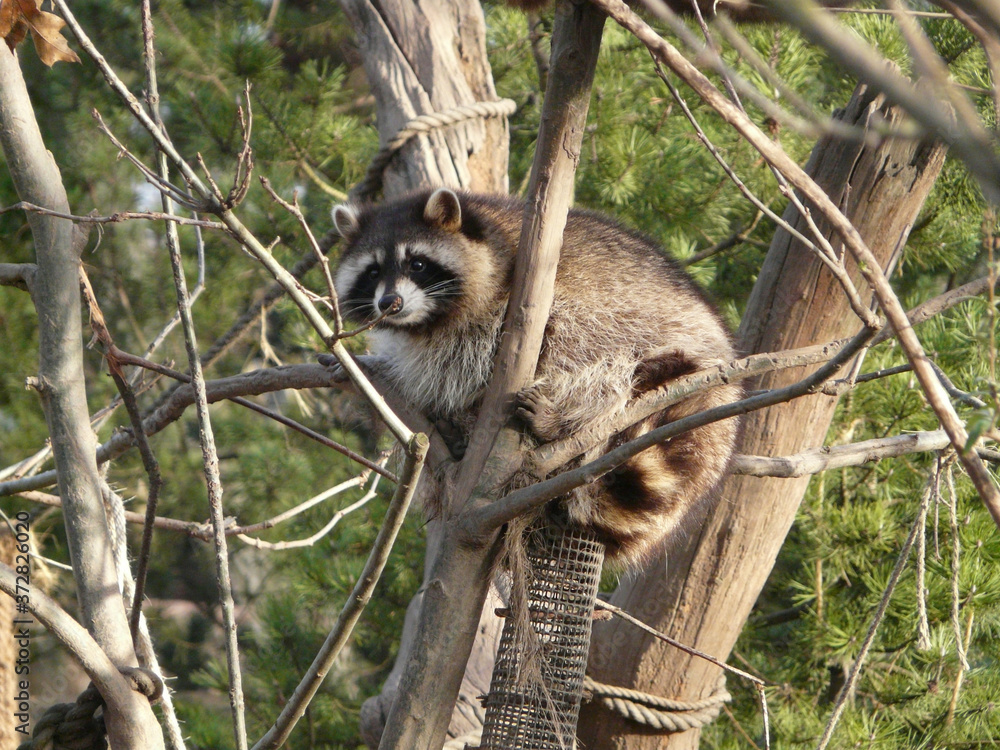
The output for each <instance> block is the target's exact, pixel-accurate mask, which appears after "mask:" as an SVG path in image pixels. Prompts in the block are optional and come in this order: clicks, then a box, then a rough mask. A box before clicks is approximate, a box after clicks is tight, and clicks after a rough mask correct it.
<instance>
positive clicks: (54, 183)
mask: <svg viewBox="0 0 1000 750" xmlns="http://www.w3.org/2000/svg"><path fill="white" fill-rule="evenodd" d="M0 144H2V147H3V153H4V156H5V158H6V161H7V165H8V168H9V169H10V172H11V176H12V178H13V181H14V186H15V188H16V190H17V194H18V197H19V198H20V200H23V201H28V202H30V203H34V204H36V205H40V206H43V207H45V208H48V209H51V210H54V211H58V212H61V213H69V212H70V211H69V204H68V202H67V199H66V192H65V189H64V188H63V184H62V178H61V176H60V174H59V169H58V167H57V166H56V164H55V160H54V159H53V158H52V156H51V154H50V153H49V152H48V151H47V150H46V149H45V144H44V143H43V141H42V137H41V133H40V132H39V130H38V125H37V123H36V121H35V117H34V112H33V110H32V107H31V102H30V100H29V99H28V92H27V89H26V87H25V85H24V79H23V78H22V77H21V71H20V68H19V66H18V63H17V58H16V57H15V56H14V54H13V53H12V52H11V51H10V50H8V49H7V47H6V45H0ZM28 223H29V224H30V226H31V232H32V237H33V239H34V243H35V252H36V256H37V265H38V268H37V272H36V275H35V283H34V289H33V291H32V299H33V301H34V303H35V309H36V311H37V313H38V328H39V366H38V390H39V395H40V396H41V400H42V407H43V409H44V411H45V419H46V422H47V424H48V428H49V435H50V436H51V440H52V455H53V459H54V461H55V465H56V470H57V472H58V480H59V495H60V497H62V498H63V509H64V514H65V518H66V536H67V541H68V543H69V550H70V559H71V560H72V563H73V574H74V578H75V580H76V584H77V598H78V600H79V603H80V611H81V619H82V623H83V625H84V626H85V627H86V628H87V630H88V631H89V632H90V633H91V635H92V636H93V637H94V640H95V641H96V642H97V643H98V644H99V645H100V646H101V648H102V649H104V651H105V653H106V654H107V656H108V657H109V658H110V659H111V661H112V662H113V663H114V664H115V665H117V666H134V665H135V664H136V660H135V654H134V652H133V650H132V642H131V638H130V635H129V628H128V620H127V618H126V616H125V607H124V604H123V602H122V598H121V594H120V592H119V589H118V582H117V576H116V573H115V565H114V559H113V557H112V554H111V544H110V542H109V537H108V529H107V523H106V521H105V516H104V505H103V501H102V499H101V492H100V476H99V474H98V470H97V460H96V447H97V446H96V443H95V439H94V433H93V431H92V430H91V428H90V413H89V411H88V409H87V397H86V388H85V383H84V377H83V333H82V321H81V314H80V280H79V264H80V259H79V254H78V249H77V248H75V247H74V241H73V240H74V232H73V224H72V223H71V222H69V221H67V220H65V219H57V218H55V217H51V216H43V215H39V214H29V215H28ZM105 698H106V699H107V700H108V706H107V710H106V712H105V716H106V719H107V727H108V737H109V740H110V742H111V744H112V745H113V746H114V747H119V748H123V749H124V748H150V749H153V748H157V747H162V746H163V737H162V734H161V732H160V728H159V725H158V724H157V722H156V718H155V717H154V715H153V713H152V710H151V708H150V706H149V702H148V701H147V700H146V699H145V698H144V697H142V696H141V695H139V694H138V693H130V694H129V695H128V697H127V699H126V700H125V701H124V702H122V701H118V700H112V696H105Z"/></svg>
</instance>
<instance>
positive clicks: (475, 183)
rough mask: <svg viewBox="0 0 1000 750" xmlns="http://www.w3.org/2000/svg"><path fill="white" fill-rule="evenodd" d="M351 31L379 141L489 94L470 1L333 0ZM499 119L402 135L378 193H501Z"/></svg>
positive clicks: (492, 93)
mask: <svg viewBox="0 0 1000 750" xmlns="http://www.w3.org/2000/svg"><path fill="white" fill-rule="evenodd" d="M341 6H342V7H343V8H344V12H345V13H347V15H348V17H349V18H350V20H351V24H352V25H353V26H354V29H355V31H356V33H357V38H358V45H359V47H360V48H361V54H362V57H363V60H364V66H365V72H366V73H367V74H368V82H369V85H370V87H371V91H372V94H374V96H375V105H376V109H377V112H378V130H379V138H380V140H381V142H382V143H383V144H384V143H386V142H388V141H389V140H390V139H391V138H392V137H393V136H395V135H396V133H397V132H399V130H400V128H402V127H403V126H404V125H405V124H406V123H407V122H408V121H409V120H411V119H412V118H414V117H416V116H418V115H425V114H430V113H432V112H442V111H444V110H447V109H451V108H453V107H456V106H459V105H463V104H473V103H476V102H486V101H495V100H496V98H497V95H496V90H495V89H494V87H493V75H492V72H491V70H490V65H489V61H488V60H487V59H486V23H485V20H484V18H483V9H482V6H481V5H480V4H479V3H478V2H477V1H476V0H431V1H430V2H421V3H413V2H401V1H400V0H383V2H379V3H377V4H376V3H372V2H371V0H341ZM508 146H509V144H508V134H507V121H506V119H504V118H502V117H491V118H488V119H479V120H470V121H469V122H467V123H463V124H461V125H456V126H454V127H449V128H444V129H440V130H434V131H431V132H430V133H428V134H426V135H422V136H418V137H416V138H413V139H411V140H410V142H409V143H408V144H407V145H406V146H404V147H403V149H402V151H401V152H400V153H399V154H397V156H396V158H395V159H393V161H392V162H391V163H390V164H389V167H388V168H387V169H386V171H385V175H384V181H383V184H384V192H385V195H386V197H391V196H395V195H400V194H403V193H406V192H408V191H410V190H415V189H417V188H421V187H430V186H438V185H447V186H449V187H454V188H464V189H466V190H475V191H479V192H488V193H506V192H507V151H508Z"/></svg>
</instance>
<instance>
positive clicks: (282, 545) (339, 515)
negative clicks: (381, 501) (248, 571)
mask: <svg viewBox="0 0 1000 750" xmlns="http://www.w3.org/2000/svg"><path fill="white" fill-rule="evenodd" d="M368 473H369V472H366V473H365V476H367V474H368ZM379 479H381V477H380V476H379V475H378V474H376V475H375V479H374V481H373V482H372V484H371V487H369V488H368V491H367V492H366V493H365V494H364V495H362V496H361V497H360V498H358V499H357V500H355V501H354V502H353V503H351V504H350V505H348V506H346V507H344V508H341V509H340V510H338V511H337V512H336V513H334V514H333V515H332V516H331V517H330V520H329V521H327V523H326V524H325V525H324V526H323V528H321V529H320V530H319V531H317V532H316V533H315V534H311V535H310V536H308V537H306V538H305V539H295V540H292V541H287V540H282V541H280V542H267V541H264V540H263V539H257V538H255V537H252V536H248V535H247V534H245V533H244V534H240V535H239V538H240V541H242V542H246V543H247V544H249V545H250V546H251V547H256V548H257V549H267V550H286V549H297V548H299V547H311V546H312V545H314V544H316V542H318V541H319V540H320V539H322V538H323V537H325V536H326V535H327V534H329V533H330V532H331V531H332V530H333V527H334V526H336V525H337V524H338V523H340V521H341V520H343V518H344V517H345V516H348V515H350V514H351V513H353V512H354V511H356V510H358V509H360V508H363V507H364V506H365V505H367V504H368V503H369V502H370V501H371V500H372V498H374V497H375V493H376V492H377V491H378V483H379ZM324 494H325V493H324Z"/></svg>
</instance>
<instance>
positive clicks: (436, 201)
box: [424, 188, 462, 232]
mask: <svg viewBox="0 0 1000 750" xmlns="http://www.w3.org/2000/svg"><path fill="white" fill-rule="evenodd" d="M424 221H426V222H427V223H428V224H430V225H431V226H434V227H438V228H439V229H443V230H445V231H446V232H457V231H458V230H459V229H461V227H462V206H461V205H460V204H459V202H458V196H457V195H456V194H455V192H454V191H453V190H449V189H448V188H438V189H437V190H435V191H434V192H433V193H431V197H430V198H428V199H427V205H426V206H424Z"/></svg>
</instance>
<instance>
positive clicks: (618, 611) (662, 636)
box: [594, 599, 765, 686]
mask: <svg viewBox="0 0 1000 750" xmlns="http://www.w3.org/2000/svg"><path fill="white" fill-rule="evenodd" d="M594 609H603V610H606V611H608V612H611V613H613V614H614V615H616V616H618V617H620V618H622V619H623V620H625V621H626V622H630V623H632V624H633V625H635V626H636V627H637V628H639V629H640V630H642V631H644V632H646V633H649V634H650V635H651V636H653V637H655V638H658V639H659V640H661V641H663V642H664V643H669V644H670V645H671V646H673V647H674V648H679V649H680V650H681V651H683V652H684V653H686V654H691V656H697V657H698V658H699V659H704V660H705V661H707V662H710V663H712V664H714V665H715V666H717V667H720V668H722V669H724V670H726V671H727V672H732V673H733V674H735V675H737V676H739V677H742V678H743V679H744V680H747V681H748V682H751V683H753V684H754V685H761V686H763V685H764V684H765V683H764V680H762V679H761V678H760V677H756V676H754V675H752V674H750V673H749V672H744V671H743V670H742V669H739V668H738V667H734V666H732V665H730V664H726V663H725V662H724V661H719V660H718V659H716V658H715V657H714V656H712V655H711V654H706V653H705V652H704V651H699V650H698V649H696V648H694V647H693V646H687V645H685V644H683V643H681V642H680V641H677V640H675V639H673V638H671V637H670V636H669V635H667V634H666V633H662V632H660V631H659V630H657V629H656V628H654V627H651V626H649V625H647V624H646V623H644V622H643V621H642V620H640V619H638V618H636V617H633V616H632V615H630V614H629V613H628V612H626V611H625V610H624V609H622V608H621V607H616V606H615V605H614V604H611V603H610V602H606V601H604V600H603V599H597V600H596V601H595V602H594Z"/></svg>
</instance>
